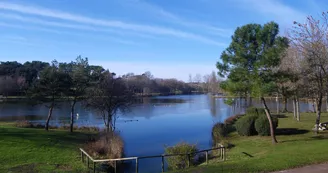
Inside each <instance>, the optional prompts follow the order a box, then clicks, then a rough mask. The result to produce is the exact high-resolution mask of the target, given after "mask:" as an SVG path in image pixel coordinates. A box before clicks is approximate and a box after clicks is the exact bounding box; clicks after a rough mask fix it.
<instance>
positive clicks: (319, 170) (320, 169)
mask: <svg viewBox="0 0 328 173" xmlns="http://www.w3.org/2000/svg"><path fill="white" fill-rule="evenodd" d="M273 173H328V163H323V164H319V165H309V166H305V167H302V168H296V169H290V170H284V171H278V172H273Z"/></svg>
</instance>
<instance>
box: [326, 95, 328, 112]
mask: <svg viewBox="0 0 328 173" xmlns="http://www.w3.org/2000/svg"><path fill="white" fill-rule="evenodd" d="M326 112H328V93H326Z"/></svg>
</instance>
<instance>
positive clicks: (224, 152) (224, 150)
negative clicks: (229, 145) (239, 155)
mask: <svg viewBox="0 0 328 173" xmlns="http://www.w3.org/2000/svg"><path fill="white" fill-rule="evenodd" d="M225 160H226V149H225V148H223V161H225Z"/></svg>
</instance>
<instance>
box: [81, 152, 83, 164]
mask: <svg viewBox="0 0 328 173" xmlns="http://www.w3.org/2000/svg"><path fill="white" fill-rule="evenodd" d="M81 161H82V163H83V152H82V151H81Z"/></svg>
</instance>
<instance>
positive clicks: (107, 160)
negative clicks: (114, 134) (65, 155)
mask: <svg viewBox="0 0 328 173" xmlns="http://www.w3.org/2000/svg"><path fill="white" fill-rule="evenodd" d="M222 148H224V147H223V146H222V147H217V148H211V149H207V150H200V151H197V152H194V153H178V154H162V155H154V156H142V157H126V158H117V159H102V160H95V159H93V158H92V157H91V156H90V155H89V154H88V153H87V152H86V151H84V150H83V149H82V148H80V150H81V151H82V152H83V153H84V154H85V155H86V156H88V157H89V158H90V159H91V160H92V161H93V162H112V161H124V160H135V159H148V158H156V157H172V156H183V155H190V154H198V153H202V152H208V151H212V150H218V149H222Z"/></svg>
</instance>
